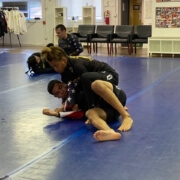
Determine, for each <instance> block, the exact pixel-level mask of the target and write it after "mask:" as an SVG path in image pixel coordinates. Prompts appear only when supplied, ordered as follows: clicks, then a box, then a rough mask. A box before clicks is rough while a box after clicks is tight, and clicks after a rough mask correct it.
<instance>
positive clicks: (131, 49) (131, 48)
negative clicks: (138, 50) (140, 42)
mask: <svg viewBox="0 0 180 180" xmlns="http://www.w3.org/2000/svg"><path fill="white" fill-rule="evenodd" d="M130 46H131V47H130V51H131V53H133V44H132V43H131V44H130Z"/></svg>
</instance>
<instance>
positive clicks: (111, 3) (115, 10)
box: [5, 0, 180, 46]
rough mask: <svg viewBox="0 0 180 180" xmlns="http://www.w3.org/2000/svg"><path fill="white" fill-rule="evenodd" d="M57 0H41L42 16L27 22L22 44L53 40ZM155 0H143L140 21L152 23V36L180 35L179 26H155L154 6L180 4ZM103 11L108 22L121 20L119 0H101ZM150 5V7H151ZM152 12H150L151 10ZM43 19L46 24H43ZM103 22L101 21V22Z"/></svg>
mask: <svg viewBox="0 0 180 180" xmlns="http://www.w3.org/2000/svg"><path fill="white" fill-rule="evenodd" d="M57 1H58V0H42V10H43V18H42V20H36V21H34V22H27V28H28V32H27V33H25V34H24V35H20V36H19V37H20V41H21V44H22V46H27V45H34V46H44V45H46V44H47V43H49V42H53V32H54V31H53V28H54V7H57V4H58V2H57ZM155 1H156V0H143V1H142V2H143V6H142V21H143V24H152V36H161V37H164V36H172V37H176V36H179V35H180V28H165V29H164V28H155V19H154V17H155V8H156V7H158V6H163V7H165V6H166V7H168V6H169V7H172V6H180V4H179V3H178V2H173V3H172V2H171V3H168V2H167V3H165V2H164V3H156V2H155ZM103 4H104V6H103V11H105V10H109V11H110V24H112V25H117V24H120V21H121V17H120V16H121V13H120V9H121V7H120V6H121V0H103ZM151 6H152V7H151ZM150 11H151V12H152V14H151V12H150ZM43 21H45V22H46V24H45V25H44V24H43ZM103 23H104V22H101V24H103ZM5 43H6V44H9V35H8V34H7V35H6V36H5ZM12 44H17V45H18V39H17V37H16V35H13V34H12Z"/></svg>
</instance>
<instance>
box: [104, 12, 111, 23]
mask: <svg viewBox="0 0 180 180" xmlns="http://www.w3.org/2000/svg"><path fill="white" fill-rule="evenodd" d="M109 18H110V11H109V10H106V11H104V21H105V23H106V24H109Z"/></svg>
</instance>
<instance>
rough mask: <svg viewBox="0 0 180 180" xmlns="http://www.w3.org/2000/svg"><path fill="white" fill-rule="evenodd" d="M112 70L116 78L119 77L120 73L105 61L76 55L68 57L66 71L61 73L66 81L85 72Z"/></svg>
mask: <svg viewBox="0 0 180 180" xmlns="http://www.w3.org/2000/svg"><path fill="white" fill-rule="evenodd" d="M102 71H106V72H110V73H112V74H113V76H114V77H115V78H117V79H118V73H117V72H116V71H115V70H114V69H113V68H112V67H110V66H109V65H108V64H106V63H104V62H100V61H97V60H87V58H83V57H78V58H77V57H76V58H70V57H69V58H68V62H67V67H66V68H65V70H64V72H63V73H62V74H61V80H62V81H63V82H65V83H67V82H69V81H73V80H75V79H77V78H79V77H81V75H82V74H83V73H85V72H102Z"/></svg>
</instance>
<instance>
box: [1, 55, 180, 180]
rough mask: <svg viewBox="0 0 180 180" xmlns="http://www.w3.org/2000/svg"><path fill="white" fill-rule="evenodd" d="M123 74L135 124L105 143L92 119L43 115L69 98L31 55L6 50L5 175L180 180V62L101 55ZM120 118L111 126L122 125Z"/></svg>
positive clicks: (17, 179) (48, 179)
mask: <svg viewBox="0 0 180 180" xmlns="http://www.w3.org/2000/svg"><path fill="white" fill-rule="evenodd" d="M93 57H94V58H95V59H97V60H100V61H104V62H107V63H108V64H110V65H111V66H112V67H113V68H115V69H116V70H117V71H118V73H119V77H120V78H119V87H120V88H122V89H123V90H124V91H125V92H126V94H127V96H128V101H127V107H128V110H129V112H130V114H131V116H132V118H133V119H134V124H133V127H132V129H131V130H130V131H128V132H123V133H122V139H121V140H119V141H109V142H97V141H96V140H95V139H94V138H93V133H94V131H95V128H93V127H92V126H86V125H84V120H85V119H79V120H70V119H58V118H55V117H48V116H44V115H42V109H43V108H46V107H50V108H56V107H58V106H60V104H61V101H60V100H58V99H56V98H53V97H52V96H50V95H49V94H48V92H47V90H46V87H47V83H48V82H49V81H50V80H51V79H54V78H57V79H60V76H59V75H58V74H56V73H54V74H44V75H39V76H34V77H29V76H27V75H26V74H25V73H24V72H25V71H26V69H27V66H26V59H27V55H26V54H12V53H2V54H0V82H1V85H0V102H1V104H0V109H1V117H0V142H1V145H0V177H2V178H3V177H4V179H12V180H21V179H22V180H27V179H29V180H60V179H63V180H117V179H121V180H132V179H133V180H179V177H180V171H179V169H180V156H179V154H180V142H179V136H180V110H179V107H180V93H179V89H180V83H179V77H180V59H179V58H142V57H141V58H139V57H130V56H128V57H126V56H120V57H110V56H107V57H106V56H93ZM119 125H120V124H119V122H117V123H113V124H111V126H112V127H113V128H114V129H117V128H118V126H119Z"/></svg>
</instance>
